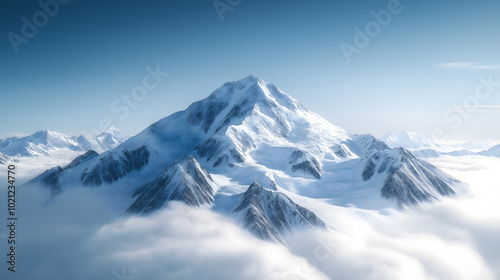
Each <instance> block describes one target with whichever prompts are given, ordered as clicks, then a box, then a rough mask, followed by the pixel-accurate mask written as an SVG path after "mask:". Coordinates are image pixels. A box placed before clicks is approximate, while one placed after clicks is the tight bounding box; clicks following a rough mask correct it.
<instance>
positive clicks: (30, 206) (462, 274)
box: [0, 156, 500, 280]
mask: <svg viewBox="0 0 500 280" xmlns="http://www.w3.org/2000/svg"><path fill="white" fill-rule="evenodd" d="M432 163H433V164H435V165H437V166H438V167H440V168H442V169H443V170H445V171H446V172H448V173H450V174H451V175H453V176H455V177H456V178H458V179H460V180H462V181H463V182H465V183H467V184H468V185H469V187H468V194H466V195H461V196H460V197H458V198H455V199H446V200H444V201H442V202H440V203H436V204H427V205H423V206H420V207H418V208H413V209H405V210H403V211H395V210H393V211H381V213H380V214H377V215H376V216H370V217H359V218H358V220H356V221H354V220H353V222H352V223H343V224H344V227H343V228H341V229H340V228H335V229H331V230H326V231H325V230H321V231H320V230H315V231H307V232H297V233H295V234H294V235H293V236H290V237H289V239H288V240H287V247H285V246H282V245H278V244H273V243H270V242H266V241H262V240H259V239H257V238H255V237H253V236H252V235H251V234H249V233H248V232H246V231H244V230H242V229H241V228H240V227H239V226H238V225H237V224H235V222H234V221H232V220H230V219H229V218H227V217H223V216H222V215H220V214H217V213H214V212H213V211H210V210H209V209H199V208H192V207H189V206H186V205H184V204H182V203H170V205H169V207H168V208H166V209H165V210H164V211H162V212H159V213H156V214H154V215H151V216H148V217H118V218H117V217H116V216H114V215H111V214H109V213H110V211H109V207H108V203H109V202H108V201H105V200H104V199H103V198H102V196H99V195H96V192H95V191H93V190H92V189H75V190H71V191H67V192H65V193H64V194H63V195H62V196H60V197H58V198H57V199H55V200H54V201H52V202H51V204H50V205H48V206H45V207H41V206H40V205H42V204H43V203H42V202H43V196H42V195H40V194H39V193H38V192H37V191H35V189H22V188H19V193H18V201H19V203H18V205H19V206H18V207H19V209H18V217H19V221H18V227H17V244H16V246H17V250H18V251H17V266H16V268H17V272H15V273H12V272H10V271H8V270H7V264H6V262H5V260H6V253H7V243H6V241H7V240H6V238H5V235H1V234H2V233H4V234H5V233H6V229H5V227H2V228H0V253H1V255H2V260H4V261H2V263H1V265H0V276H1V277H0V278H1V279H37V280H43V279H51V280H53V279H116V280H122V279H128V280H132V279H135V280H141V279H144V280H146V279H148V280H152V279H153V280H154V279H218V280H220V279H389V280H390V279H474V280H476V279H485V280H487V279H500V238H499V236H500V211H499V210H500V206H499V201H500V185H499V184H498V182H500V181H499V179H500V159H497V158H487V157H478V156H474V157H472V156H469V157H442V158H438V159H433V160H432ZM2 172H3V171H2ZM0 197H4V198H5V197H6V195H5V193H4V191H2V193H1V196H0ZM3 200H4V199H2V201H1V202H0V209H6V203H5V202H6V201H3ZM2 212H6V211H3V210H2ZM334 214H335V213H332V215H334ZM0 218H1V219H2V221H6V218H5V216H4V215H2V216H0Z"/></svg>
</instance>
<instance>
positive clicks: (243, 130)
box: [16, 76, 460, 243]
mask: <svg viewBox="0 0 500 280" xmlns="http://www.w3.org/2000/svg"><path fill="white" fill-rule="evenodd" d="M41 138H42V137H41ZM105 138H106V137H105ZM57 139H61V138H60V137H57ZM63 139H64V141H63V140H60V141H59V140H58V141H55V140H54V141H48V142H50V143H51V145H52V146H57V147H59V146H64V147H67V146H68V145H70V146H71V145H73V144H76V143H80V142H78V141H77V139H73V138H70V139H67V138H63ZM395 140H397V139H395ZM72 141H73V142H72ZM419 141H420V142H421V143H424V142H422V141H423V140H422V139H419ZM46 142H47V141H45V142H44V143H46ZM88 142H90V141H88ZM92 143H94V142H92ZM424 144H425V143H424ZM74 146H76V147H80V146H79V145H74ZM43 147H44V149H41V150H37V149H34V151H36V152H39V153H42V152H43V151H45V147H46V146H43ZM86 147H90V146H86ZM97 147H102V146H101V145H97ZM25 150H27V149H26V148H23V149H20V151H25ZM16 153H19V152H16ZM28 185H41V186H42V187H43V188H45V189H47V191H48V192H49V193H50V194H51V195H52V196H54V197H55V196H57V195H59V196H58V197H57V198H56V199H64V197H63V195H61V194H63V193H64V191H65V190H66V189H67V188H69V187H90V188H105V189H106V190H107V192H105V193H107V194H108V195H109V200H110V201H111V202H110V203H113V204H114V206H113V208H115V209H118V213H120V214H125V215H149V214H150V213H153V212H155V211H159V210H161V209H163V208H164V207H165V206H166V205H168V204H169V202H171V201H181V202H184V203H186V204H188V205H191V206H193V207H207V208H211V209H212V210H213V211H217V212H220V213H222V214H224V215H226V216H228V217H231V218H232V219H235V221H237V222H238V223H239V224H240V225H241V226H242V227H244V228H246V229H247V230H248V231H250V232H252V233H253V234H255V235H256V236H258V237H260V238H263V239H267V240H272V241H275V242H280V243H286V237H287V235H288V234H289V233H290V232H292V231H293V230H295V229H298V228H301V229H307V228H312V227H319V228H329V227H333V226H332V225H329V224H327V223H326V222H325V219H324V216H322V215H326V214H325V213H326V212H327V211H322V212H321V213H314V212H313V211H311V210H310V209H308V208H306V207H304V206H302V205H301V201H304V199H308V201H309V200H313V201H317V202H318V204H322V203H324V201H329V203H331V204H333V205H338V206H349V205H356V206H357V207H360V208H366V209H383V208H385V207H396V208H397V207H407V206H411V205H415V204H419V203H423V202H434V201H438V200H440V199H441V198H443V197H448V196H453V195H455V193H456V188H457V186H459V185H460V182H459V181H458V180H456V179H454V178H452V177H451V176H450V175H448V174H446V173H444V172H443V171H441V170H439V169H438V168H436V167H434V166H432V165H431V164H429V163H427V162H425V161H423V160H421V159H417V158H416V157H415V156H414V155H412V154H411V153H410V152H409V151H408V150H406V149H405V148H390V147H389V146H387V145H386V144H385V143H384V142H382V141H380V140H378V139H376V138H375V137H373V136H371V135H352V134H349V133H347V132H346V131H345V130H343V129H342V128H340V127H338V126H335V125H333V124H331V123H329V122H328V121H326V120H325V119H323V118H322V117H321V116H319V115H318V114H316V113H313V112H311V111H309V110H308V109H306V108H305V107H304V106H303V105H302V104H300V103H299V102H298V101H297V100H295V99H294V98H293V97H291V96H289V95H288V94H286V93H285V92H283V91H281V90H280V89H278V88H277V87H276V86H274V85H273V84H270V83H267V82H265V81H263V80H261V79H258V78H256V77H253V76H249V77H246V78H244V79H242V80H239V81H235V82H229V83H226V84H224V85H223V86H221V87H220V88H218V89H216V90H215V91H214V92H213V93H212V94H210V95H209V96H208V97H207V98H205V99H203V100H200V101H197V102H195V103H193V104H192V105H190V106H189V107H188V108H187V109H186V110H184V111H180V112H177V113H174V114H172V115H170V116H168V117H166V118H164V119H162V120H159V121H158V122H156V123H154V124H152V125H150V126H149V127H148V128H146V129H145V130H144V131H142V132H141V133H139V134H138V135H136V136H134V137H131V138H130V139H128V140H126V141H125V142H123V143H122V144H121V145H119V146H117V147H115V148H113V149H110V150H108V151H105V152H103V153H101V154H98V153H96V152H93V151H88V152H87V153H86V154H84V155H81V156H80V157H78V158H76V159H75V160H74V161H73V162H71V163H70V164H69V165H67V166H65V167H55V168H52V169H49V170H47V171H45V172H44V173H43V174H40V175H39V176H37V177H36V178H34V179H33V180H31V181H30V182H29V183H28ZM290 194H293V196H290ZM320 201H321V202H320Z"/></svg>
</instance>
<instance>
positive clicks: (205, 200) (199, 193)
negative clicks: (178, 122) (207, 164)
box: [125, 156, 217, 214]
mask: <svg viewBox="0 0 500 280" xmlns="http://www.w3.org/2000/svg"><path fill="white" fill-rule="evenodd" d="M216 188H217V186H216V185H215V183H214V182H213V180H212V177H211V176H210V173H208V171H207V170H206V169H205V168H204V167H203V166H201V165H200V164H199V163H198V161H197V160H196V159H195V158H194V157H193V156H183V157H181V158H179V159H177V160H176V161H175V162H174V163H172V165H170V166H169V167H168V168H167V169H166V170H165V171H164V172H162V173H160V174H159V175H158V176H157V177H156V178H154V179H153V180H151V181H149V182H147V183H145V184H144V185H142V186H140V187H139V188H137V189H136V190H135V191H134V194H133V196H132V197H137V198H136V199H135V201H134V203H132V205H130V207H129V208H128V209H127V210H126V211H125V213H128V214H148V213H151V212H153V211H155V210H159V209H161V208H163V207H165V205H167V204H168V203H169V202H170V201H172V200H176V201H182V202H184V203H186V204H188V205H192V206H201V205H207V204H211V203H212V202H213V200H214V199H213V196H214V193H215V189H216Z"/></svg>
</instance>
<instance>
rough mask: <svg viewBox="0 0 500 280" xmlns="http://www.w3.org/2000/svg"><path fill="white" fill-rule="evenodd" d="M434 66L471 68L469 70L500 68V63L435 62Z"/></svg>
mask: <svg viewBox="0 0 500 280" xmlns="http://www.w3.org/2000/svg"><path fill="white" fill-rule="evenodd" d="M434 66H436V67H440V68H450V69H469V70H487V69H500V64H480V63H471V62H451V63H437V64H434Z"/></svg>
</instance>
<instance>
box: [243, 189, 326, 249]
mask: <svg viewBox="0 0 500 280" xmlns="http://www.w3.org/2000/svg"><path fill="white" fill-rule="evenodd" d="M234 212H235V213H238V214H239V215H240V217H241V223H242V224H243V225H244V226H245V228H246V229H248V230H249V231H250V232H251V233H253V234H254V235H256V236H258V237H259V238H262V239H265V240H272V241H275V242H279V243H284V240H283V237H284V236H285V235H286V234H287V233H289V232H291V231H292V230H293V229H296V228H305V229H310V228H313V227H319V228H326V226H325V223H324V222H323V221H322V220H321V219H319V218H318V217H317V216H316V214H314V213H313V212H312V211H310V210H308V209H306V208H304V207H302V206H300V205H298V204H296V203H295V202H293V201H292V200H291V199H290V198H288V196H286V195H284V194H282V193H280V192H274V191H270V190H266V189H264V188H263V187H262V186H261V185H260V184H259V183H253V184H251V185H250V187H248V190H247V191H246V192H245V193H244V195H243V199H242V201H241V203H240V204H239V205H238V207H237V208H236V209H235V210H234Z"/></svg>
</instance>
